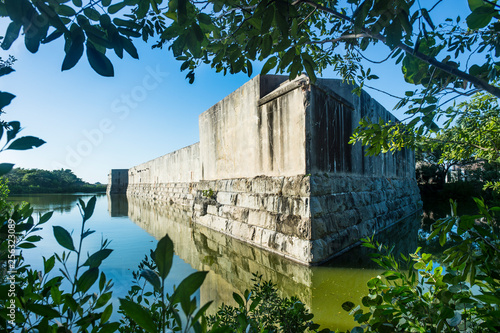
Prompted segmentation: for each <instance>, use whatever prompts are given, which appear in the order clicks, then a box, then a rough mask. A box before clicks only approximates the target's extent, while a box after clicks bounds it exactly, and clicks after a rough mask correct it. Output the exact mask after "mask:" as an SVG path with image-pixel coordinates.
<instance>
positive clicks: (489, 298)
mask: <svg viewBox="0 0 500 333" xmlns="http://www.w3.org/2000/svg"><path fill="white" fill-rule="evenodd" d="M474 298H476V299H478V300H480V301H481V302H485V303H487V304H497V305H498V304H500V298H498V297H496V296H495V295H492V294H484V295H475V296H474Z"/></svg>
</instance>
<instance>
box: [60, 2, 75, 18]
mask: <svg viewBox="0 0 500 333" xmlns="http://www.w3.org/2000/svg"><path fill="white" fill-rule="evenodd" d="M55 10H56V12H57V13H58V14H59V15H61V16H68V17H69V16H75V15H76V12H75V10H74V9H73V8H71V7H70V6H67V5H59V6H57V7H55Z"/></svg>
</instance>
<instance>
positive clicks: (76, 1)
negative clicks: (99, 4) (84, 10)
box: [72, 0, 83, 7]
mask: <svg viewBox="0 0 500 333" xmlns="http://www.w3.org/2000/svg"><path fill="white" fill-rule="evenodd" d="M72 1H73V5H75V6H77V7H82V6H83V3H82V0H72Z"/></svg>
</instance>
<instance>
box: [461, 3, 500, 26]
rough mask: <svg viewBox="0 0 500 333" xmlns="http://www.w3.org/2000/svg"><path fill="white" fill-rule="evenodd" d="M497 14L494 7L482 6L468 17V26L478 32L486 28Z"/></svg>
mask: <svg viewBox="0 0 500 333" xmlns="http://www.w3.org/2000/svg"><path fill="white" fill-rule="evenodd" d="M495 14H496V11H495V9H494V8H493V7H492V6H481V7H478V8H476V9H474V11H473V12H472V13H471V14H470V15H469V16H467V19H466V21H467V26H468V27H469V28H470V29H472V30H477V29H481V28H484V27H486V26H487V25H488V24H489V23H490V22H491V19H492V18H493V15H495Z"/></svg>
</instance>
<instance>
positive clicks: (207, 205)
mask: <svg viewBox="0 0 500 333" xmlns="http://www.w3.org/2000/svg"><path fill="white" fill-rule="evenodd" d="M210 191H211V192H213V195H212V196H207V192H209V193H211V192H210ZM193 217H194V220H195V221H196V222H197V223H199V224H201V225H204V226H206V227H208V228H211V229H214V230H216V231H219V232H221V233H224V234H226V235H230V236H232V237H234V238H236V239H239V240H242V241H245V242H249V243H251V244H253V245H256V246H258V247H260V248H264V249H266V250H268V251H271V252H276V253H279V254H281V255H283V256H285V257H288V258H290V259H292V260H295V261H299V262H303V263H308V262H311V261H312V258H311V248H310V245H311V244H310V238H311V234H312V230H311V223H310V221H311V218H310V183H309V177H308V176H304V175H300V176H295V177H267V176H259V177H255V178H238V179H222V180H211V181H200V183H199V184H198V194H197V196H196V198H195V201H194V207H193Z"/></svg>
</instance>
